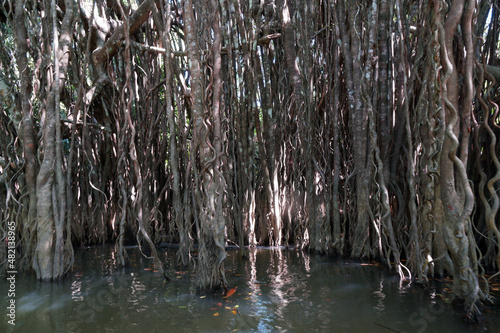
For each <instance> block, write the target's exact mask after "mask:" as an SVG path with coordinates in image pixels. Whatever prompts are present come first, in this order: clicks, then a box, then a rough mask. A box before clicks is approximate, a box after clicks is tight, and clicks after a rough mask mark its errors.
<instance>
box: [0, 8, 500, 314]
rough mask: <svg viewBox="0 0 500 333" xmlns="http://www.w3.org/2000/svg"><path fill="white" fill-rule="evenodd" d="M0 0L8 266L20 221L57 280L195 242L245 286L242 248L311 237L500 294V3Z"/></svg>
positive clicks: (209, 269)
mask: <svg viewBox="0 0 500 333" xmlns="http://www.w3.org/2000/svg"><path fill="white" fill-rule="evenodd" d="M0 3H1V4H2V8H1V11H0V40H1V44H0V45H1V48H0V101H1V103H0V185H1V186H0V201H1V215H0V218H1V220H0V230H1V235H2V239H3V240H4V241H6V242H5V245H4V246H2V247H1V248H0V262H1V266H0V267H1V269H2V270H3V272H6V271H7V270H8V267H7V264H8V253H9V242H8V238H7V236H8V231H9V228H8V226H10V225H12V222H14V223H15V236H16V242H15V246H14V248H15V253H16V265H17V269H18V270H19V271H33V272H34V273H35V274H36V277H37V279H41V280H47V281H50V280H56V279H60V278H63V277H64V275H65V273H66V272H67V271H68V270H70V269H71V267H72V262H73V257H74V249H75V248H76V247H78V246H80V245H89V244H99V243H112V244H115V246H116V252H117V254H118V257H119V259H120V262H121V264H122V265H126V264H127V251H126V249H125V245H126V244H128V243H134V244H138V245H139V246H140V248H141V251H143V253H144V255H146V256H148V257H150V258H151V259H152V260H154V261H155V263H156V265H157V266H158V268H159V270H160V271H161V272H162V273H163V274H164V275H165V276H166V277H167V278H168V272H166V271H164V269H163V265H164V260H165V259H164V257H162V255H160V254H159V253H158V250H157V247H158V245H159V244H160V243H177V244H179V250H178V252H177V257H176V258H169V260H175V261H176V262H177V263H178V264H179V265H185V266H186V265H194V266H195V267H196V270H195V271H196V277H195V280H196V286H197V287H198V288H199V289H200V290H213V289H218V288H221V289H226V288H227V281H226V278H225V275H224V259H225V256H226V252H225V251H226V246H227V245H237V246H238V247H239V249H240V251H241V255H242V256H245V255H246V252H245V247H247V246H256V245H272V246H295V247H296V248H298V249H304V250H309V251H315V252H320V253H327V254H331V255H338V256H346V257H353V258H361V259H377V260H380V261H382V262H384V263H385V264H386V265H387V266H388V267H389V268H391V269H394V272H395V274H398V275H399V276H400V278H401V280H402V281H406V282H411V281H416V282H418V283H421V284H427V283H428V282H429V279H432V278H433V277H436V276H444V275H448V276H451V277H452V278H453V294H454V297H455V298H456V300H457V301H458V302H461V303H463V304H464V306H465V310H466V314H467V317H468V318H469V319H477V318H478V316H479V315H480V305H481V304H484V303H488V302H491V299H490V296H489V292H488V288H489V283H490V282H491V281H493V280H495V279H498V277H497V275H496V272H498V270H499V269H500V245H499V244H500V231H499V229H498V223H499V218H498V214H497V213H498V209H499V205H500V200H499V196H498V189H499V186H500V182H499V181H500V161H499V159H498V154H499V143H498V142H497V135H498V134H499V133H500V120H499V119H500V118H499V116H498V111H499V110H498V101H499V96H500V95H499V89H498V87H499V85H498V84H497V82H499V80H500V67H499V66H500V59H499V50H498V46H499V31H500V26H499V24H500V22H499V18H500V12H499V8H500V3H499V2H498V1H497V0H478V1H475V0H430V1H423V0H420V1H409V0H367V1H346V0H315V1H305V0H296V1H291V0H277V1H271V0H260V1H245V0H219V1H216V0H200V1H193V0H184V1H180V0H172V1H170V0H156V1H154V0H142V1H124V0H96V1H78V2H77V1H74V0H64V1H63V0H57V1H56V0H50V1H49V0H45V1H32V0H13V1H1V2H0ZM2 244H4V243H2ZM11 245H12V244H11ZM11 247H12V246H11ZM193 253H196V255H193Z"/></svg>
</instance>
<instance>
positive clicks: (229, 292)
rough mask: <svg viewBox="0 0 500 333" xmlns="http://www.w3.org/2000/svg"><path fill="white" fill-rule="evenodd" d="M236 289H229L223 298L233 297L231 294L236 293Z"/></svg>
mask: <svg viewBox="0 0 500 333" xmlns="http://www.w3.org/2000/svg"><path fill="white" fill-rule="evenodd" d="M237 288H238V287H236V288H233V289H229V291H228V292H227V294H226V296H225V297H224V298H226V297H229V296H233V294H234V293H235V292H236V289H237Z"/></svg>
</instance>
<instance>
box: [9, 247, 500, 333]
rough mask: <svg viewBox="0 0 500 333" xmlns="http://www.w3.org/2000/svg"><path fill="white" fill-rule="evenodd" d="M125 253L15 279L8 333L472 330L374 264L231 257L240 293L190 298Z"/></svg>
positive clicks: (87, 254)
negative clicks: (56, 277)
mask: <svg viewBox="0 0 500 333" xmlns="http://www.w3.org/2000/svg"><path fill="white" fill-rule="evenodd" d="M128 253H129V255H130V259H131V265H130V267H127V268H121V267H120V266H119V264H118V260H117V259H118V258H117V256H116V254H115V253H114V252H113V251H112V248H111V247H92V248H88V249H82V250H78V251H77V252H76V259H75V267H74V269H73V271H72V272H71V273H70V274H69V276H68V277H67V278H66V279H65V280H64V281H63V282H60V283H53V284H44V283H39V282H36V281H35V278H34V277H33V276H30V275H27V274H26V275H23V274H18V275H17V276H16V278H17V280H16V325H15V327H14V328H15V329H14V330H13V332H36V333H43V332H382V333H390V332H439V333H445V332H477V331H478V328H477V327H476V328H472V327H467V326H466V325H464V324H463V323H462V322H461V320H460V314H459V313H457V312H456V311H454V310H453V309H452V307H451V305H449V304H447V303H445V302H443V301H442V300H441V299H440V298H439V297H437V296H434V297H433V296H432V295H429V293H428V292H425V291H424V290H423V289H421V288H418V287H414V286H412V287H403V288H401V287H400V283H399V279H398V277H396V276H395V274H394V272H388V271H387V270H385V269H383V268H380V267H376V266H373V265H367V264H360V263H355V262H350V261H341V260H336V261H334V260H330V259H325V258H321V257H318V256H314V255H308V254H307V253H302V252H297V251H286V250H270V249H253V250H250V259H249V260H246V261H244V260H241V259H240V257H239V255H238V254H239V253H238V252H237V251H231V252H228V258H227V259H226V262H225V267H226V277H227V280H228V283H229V286H230V288H237V289H236V292H235V293H234V295H232V296H230V297H227V298H223V297H222V296H220V295H198V294H196V292H195V290H194V287H193V284H192V283H191V279H192V272H190V271H187V272H186V271H184V270H182V269H180V268H175V267H172V266H170V267H168V268H169V269H170V275H171V276H173V278H174V279H173V280H174V281H172V282H167V283H164V282H163V281H162V278H161V277H160V275H159V273H157V272H155V271H154V268H153V265H152V263H151V260H147V259H144V258H142V257H141V255H140V254H139V251H138V249H137V248H129V249H128ZM174 255H175V252H174V251H170V250H169V251H168V253H167V257H168V262H169V263H170V262H172V261H173V260H172V258H173V256H174ZM167 266H168V265H167ZM174 272H175V273H174ZM7 289H8V284H7V282H6V280H5V279H1V281H0V291H1V299H0V305H1V308H2V320H1V322H0V332H9V331H11V328H12V327H10V325H7V324H6V323H7V320H8V319H9V318H8V317H7V310H6V307H7V305H8V301H9V299H8V297H7ZM488 317H489V319H490V321H489V327H490V330H489V331H491V332H500V320H499V319H498V313H497V314H495V313H490V314H488ZM492 327H493V329H492ZM495 328H496V329H495Z"/></svg>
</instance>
